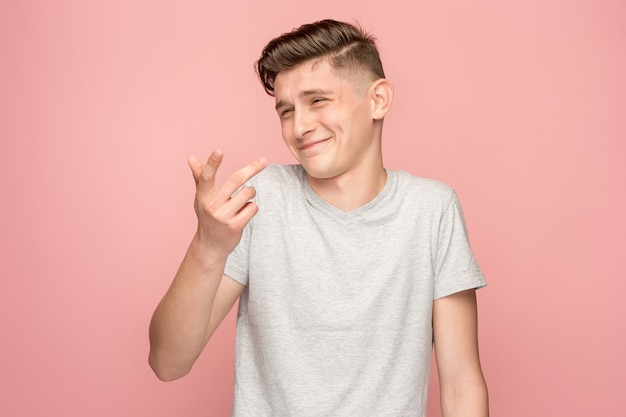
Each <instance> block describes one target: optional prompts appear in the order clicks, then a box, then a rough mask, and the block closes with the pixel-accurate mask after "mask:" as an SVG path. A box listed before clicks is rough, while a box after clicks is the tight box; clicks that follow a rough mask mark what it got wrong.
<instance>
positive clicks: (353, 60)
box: [255, 19, 385, 96]
mask: <svg viewBox="0 0 626 417" xmlns="http://www.w3.org/2000/svg"><path fill="white" fill-rule="evenodd" d="M314 58H320V59H322V58H328V62H329V63H330V65H331V66H332V67H333V68H336V69H342V70H343V69H346V70H349V71H359V70H360V71H363V70H365V71H366V72H367V73H369V74H370V75H372V76H374V77H375V78H384V77H385V73H384V71H383V65H382V63H381V61H380V56H379V55H378V49H377V48H376V42H375V39H374V37H373V36H371V35H369V34H368V33H366V32H365V31H364V30H363V29H362V28H361V27H359V26H354V25H351V24H349V23H345V22H338V21H335V20H331V19H326V20H320V21H318V22H314V23H309V24H305V25H302V26H300V27H299V28H296V29H294V30H292V31H291V32H287V33H283V34H282V35H280V36H279V37H277V38H275V39H272V40H271V41H270V42H269V43H268V44H267V45H266V46H265V48H264V49H263V52H262V53H261V58H259V60H258V61H256V63H255V65H256V71H257V74H258V76H259V79H260V80H261V84H263V88H264V89H265V91H266V92H267V94H269V95H270V96H273V95H274V81H275V80H276V76H277V75H278V73H280V72H282V71H287V70H289V69H291V68H294V67H295V66H297V65H300V64H302V63H303V62H305V61H308V60H311V59H314Z"/></svg>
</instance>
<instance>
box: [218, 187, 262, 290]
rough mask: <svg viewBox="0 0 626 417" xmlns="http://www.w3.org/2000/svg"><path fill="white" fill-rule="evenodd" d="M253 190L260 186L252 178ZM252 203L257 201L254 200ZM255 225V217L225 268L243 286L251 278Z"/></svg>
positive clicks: (246, 228) (247, 226)
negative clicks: (250, 254) (251, 253)
mask: <svg viewBox="0 0 626 417" xmlns="http://www.w3.org/2000/svg"><path fill="white" fill-rule="evenodd" d="M246 185H247V186H251V187H253V188H257V187H258V184H257V182H256V181H255V178H252V179H251V180H250V181H249V182H248V183H247V184H246ZM252 201H256V198H253V199H252ZM253 225H254V217H253V218H252V219H251V220H250V221H249V222H248V224H247V225H246V227H245V228H244V229H243V233H242V234H241V240H240V241H239V244H238V245H237V247H235V249H234V250H233V251H232V252H231V253H230V255H229V256H228V259H227V260H226V266H225V267H224V275H226V276H228V277H230V278H232V279H234V280H235V281H237V282H238V283H240V284H242V285H248V276H249V270H250V268H249V264H250V262H249V259H250V258H249V253H250V239H251V236H252V229H253Z"/></svg>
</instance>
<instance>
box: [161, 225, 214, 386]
mask: <svg viewBox="0 0 626 417" xmlns="http://www.w3.org/2000/svg"><path fill="white" fill-rule="evenodd" d="M225 262H226V259H220V258H217V259H213V258H211V257H210V256H206V254H205V253H203V250H202V248H201V247H200V245H199V244H198V242H197V239H196V238H195V237H194V240H193V241H192V242H191V244H190V245H189V249H188V250H187V253H186V255H185V258H184V259H183V262H182V263H181V266H180V268H179V270H178V272H177V274H176V276H175V278H174V280H173V282H172V285H171V286H170V288H169V290H168V291H167V293H166V294H165V296H164V297H163V299H162V300H161V302H160V303H159V305H158V307H157V308H156V310H155V312H154V315H153V316H152V321H151V322H150V357H149V362H150V366H151V367H152V369H153V370H154V372H155V373H156V374H157V376H158V377H159V378H160V379H162V380H172V379H177V378H180V377H182V376H184V375H185V374H187V373H188V372H189V370H190V369H191V366H192V365H193V363H194V362H195V361H196V359H197V358H198V356H199V355H200V353H201V352H202V349H203V348H204V345H205V344H206V341H207V339H208V336H209V335H207V331H208V328H209V322H210V319H211V310H212V307H213V302H214V300H215V295H216V293H217V289H218V287H219V284H220V281H221V278H222V276H223V273H224V265H225Z"/></svg>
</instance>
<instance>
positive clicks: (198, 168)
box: [187, 156, 204, 185]
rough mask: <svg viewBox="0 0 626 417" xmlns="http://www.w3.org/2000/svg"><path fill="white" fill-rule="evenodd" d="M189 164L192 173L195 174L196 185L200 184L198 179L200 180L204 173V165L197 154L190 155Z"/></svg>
mask: <svg viewBox="0 0 626 417" xmlns="http://www.w3.org/2000/svg"><path fill="white" fill-rule="evenodd" d="M187 164H188V165H189V168H191V175H193V179H194V181H195V182H196V185H198V181H200V174H201V173H202V167H203V166H204V165H203V164H202V162H201V161H200V160H199V159H198V158H196V157H195V156H190V157H189V159H188V160H187Z"/></svg>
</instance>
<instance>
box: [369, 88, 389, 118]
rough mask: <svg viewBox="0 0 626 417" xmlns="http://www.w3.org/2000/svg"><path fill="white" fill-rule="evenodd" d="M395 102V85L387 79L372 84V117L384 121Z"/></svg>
mask: <svg viewBox="0 0 626 417" xmlns="http://www.w3.org/2000/svg"><path fill="white" fill-rule="evenodd" d="M392 101H393V85H392V84H391V82H389V80H387V79H386V78H380V79H378V80H376V81H375V82H374V84H372V105H373V108H372V117H373V118H374V119H375V120H380V119H383V118H384V117H385V116H386V115H387V112H389V108H390V107H391V102H392Z"/></svg>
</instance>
